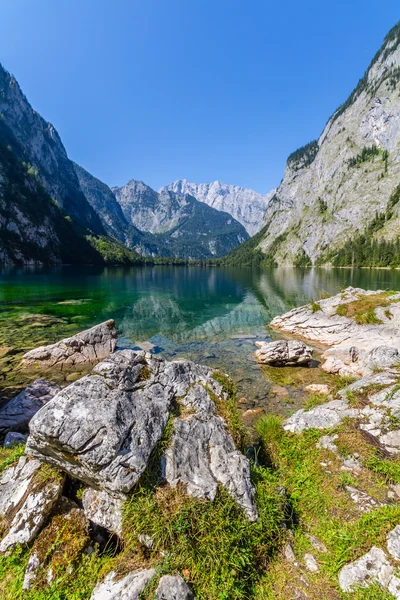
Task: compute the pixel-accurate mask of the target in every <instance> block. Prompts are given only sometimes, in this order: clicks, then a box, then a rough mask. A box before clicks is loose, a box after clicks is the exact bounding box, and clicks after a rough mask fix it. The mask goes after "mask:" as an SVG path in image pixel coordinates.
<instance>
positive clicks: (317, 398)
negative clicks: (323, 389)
mask: <svg viewBox="0 0 400 600" xmlns="http://www.w3.org/2000/svg"><path fill="white" fill-rule="evenodd" d="M325 402H326V396H324V395H321V394H312V395H311V396H309V397H308V398H307V400H306V401H305V403H304V408H305V410H311V409H312V408H314V407H315V406H320V404H325Z"/></svg>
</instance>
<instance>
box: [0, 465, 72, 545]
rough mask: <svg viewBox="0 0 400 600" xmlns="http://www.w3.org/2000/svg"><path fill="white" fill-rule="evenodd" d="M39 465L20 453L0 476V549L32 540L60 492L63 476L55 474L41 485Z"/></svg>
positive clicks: (41, 478)
mask: <svg viewBox="0 0 400 600" xmlns="http://www.w3.org/2000/svg"><path fill="white" fill-rule="evenodd" d="M41 467H42V464H41V463H40V462H39V461H38V460H31V459H30V458H28V457H27V456H22V457H21V458H20V459H19V461H18V463H17V464H16V465H14V466H11V467H9V468H8V469H6V470H5V471H4V472H3V474H2V475H1V478H0V523H1V528H0V531H1V533H2V536H1V537H2V539H1V541H0V552H5V551H6V550H8V548H13V547H14V546H16V545H17V544H28V543H29V542H32V541H33V540H34V539H35V537H36V536H37V534H38V533H39V530H40V529H41V527H42V526H43V524H44V523H45V521H46V519H47V517H48V515H49V514H50V512H51V509H52V508H53V506H54V504H55V503H56V502H57V500H58V498H59V496H60V494H61V491H62V486H63V481H64V480H63V477H61V476H58V475H55V476H54V477H51V478H48V479H47V482H46V484H44V483H43V477H42V476H41V475H40V469H41Z"/></svg>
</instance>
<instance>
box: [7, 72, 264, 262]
mask: <svg viewBox="0 0 400 600" xmlns="http://www.w3.org/2000/svg"><path fill="white" fill-rule="evenodd" d="M0 115H1V119H0V264H3V265H13V264H48V263H49V264H51V263H61V262H63V263H66V262H67V263H73V264H86V263H88V264H97V263H98V264H102V263H116V264H119V263H135V262H143V260H144V258H143V257H146V258H150V259H151V258H154V257H160V256H164V257H167V258H170V259H173V258H179V259H207V258H213V257H221V256H223V255H225V254H226V253H227V252H229V251H231V250H232V249H234V248H235V247H237V246H238V245H239V244H241V243H243V242H244V241H246V240H247V239H248V238H249V233H248V231H250V233H251V232H252V231H253V229H254V228H255V227H256V221H257V219H258V218H259V219H260V224H261V221H262V218H263V214H264V213H265V209H266V206H267V203H268V202H267V201H266V200H265V199H264V197H263V196H261V195H259V194H257V193H256V192H252V191H250V190H245V189H243V188H236V187H235V186H224V185H223V184H219V183H218V185H216V184H215V183H214V184H210V186H209V188H210V190H209V192H208V193H205V190H204V186H201V185H200V186H195V185H194V184H188V186H190V190H189V187H188V186H186V187H187V189H183V187H182V189H180V190H176V191H175V190H174V189H167V188H163V189H161V190H160V191H159V192H155V191H154V190H152V189H151V188H150V187H149V186H147V185H146V184H144V183H142V182H138V181H135V180H132V181H130V182H128V183H127V184H126V185H125V186H122V187H118V188H113V189H110V187H108V186H107V185H106V184H105V183H103V182H102V181H100V180H99V179H97V178H95V177H94V176H93V175H91V174H90V173H89V172H87V171H86V170H85V169H83V168H82V167H80V166H79V165H77V164H76V163H73V162H72V161H71V160H70V159H69V158H68V155H67V152H66V150H65V148H64V146H63V144H62V142H61V139H60V137H59V135H58V133H57V131H56V130H55V129H54V127H53V126H52V125H51V124H50V123H48V122H47V121H45V120H44V119H43V118H42V117H41V116H40V115H39V114H38V113H37V112H36V111H34V110H33V109H32V107H31V105H30V104H29V102H28V100H27V99H26V97H25V96H24V94H23V93H22V91H21V89H20V87H19V85H18V83H17V81H16V80H15V78H14V77H13V76H11V75H10V74H9V73H8V72H7V71H6V70H5V69H4V68H3V67H2V66H1V65H0ZM173 185H174V184H173ZM217 189H218V190H219V192H218V194H219V196H220V198H218V197H217ZM192 191H193V192H195V193H191V192H192ZM241 203H242V206H241V207H240V204H241ZM252 204H254V207H253V208H252V206H250V205H252ZM252 212H253V214H252ZM232 213H235V214H237V215H238V216H239V217H240V218H238V219H236V218H235V216H233V214H232ZM246 229H247V230H248V231H247V230H246Z"/></svg>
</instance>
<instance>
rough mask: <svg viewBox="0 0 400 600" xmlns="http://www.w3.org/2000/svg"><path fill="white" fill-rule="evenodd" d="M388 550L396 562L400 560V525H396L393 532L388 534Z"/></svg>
mask: <svg viewBox="0 0 400 600" xmlns="http://www.w3.org/2000/svg"><path fill="white" fill-rule="evenodd" d="M387 548H388V551H389V554H391V555H392V556H393V558H395V559H396V560H400V525H396V527H395V528H394V529H392V531H390V532H389V533H388V537H387Z"/></svg>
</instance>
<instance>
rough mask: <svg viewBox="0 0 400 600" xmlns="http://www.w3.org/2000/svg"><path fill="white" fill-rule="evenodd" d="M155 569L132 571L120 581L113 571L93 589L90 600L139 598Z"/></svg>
mask: <svg viewBox="0 0 400 600" xmlns="http://www.w3.org/2000/svg"><path fill="white" fill-rule="evenodd" d="M155 574H156V571H155V569H146V570H144V571H134V572H133V573H129V575H126V576H125V577H122V578H121V579H117V578H116V573H114V572H113V571H112V572H111V573H109V574H108V575H107V577H106V578H105V579H104V581H102V582H101V583H98V584H97V585H96V587H95V588H94V590H93V592H92V595H91V596H90V600H131V599H132V600H133V599H134V598H139V594H140V593H141V592H143V590H144V588H145V587H146V585H147V584H148V583H149V582H150V581H151V579H153V577H154V576H155Z"/></svg>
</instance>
